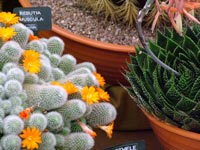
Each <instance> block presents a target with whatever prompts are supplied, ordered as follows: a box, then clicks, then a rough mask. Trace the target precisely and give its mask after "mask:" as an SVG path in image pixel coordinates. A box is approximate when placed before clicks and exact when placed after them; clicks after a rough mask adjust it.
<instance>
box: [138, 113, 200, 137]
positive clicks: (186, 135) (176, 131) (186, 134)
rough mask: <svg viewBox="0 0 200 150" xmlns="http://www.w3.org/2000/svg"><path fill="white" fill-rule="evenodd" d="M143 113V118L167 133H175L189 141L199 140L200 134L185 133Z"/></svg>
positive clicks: (185, 131)
mask: <svg viewBox="0 0 200 150" xmlns="http://www.w3.org/2000/svg"><path fill="white" fill-rule="evenodd" d="M142 111H143V113H144V114H145V116H146V117H147V118H148V119H149V120H150V121H151V122H152V123H154V124H156V125H157V126H159V127H161V128H163V129H165V130H167V131H169V132H173V133H176V134H178V135H181V136H183V137H187V138H190V139H196V140H200V134H198V133H195V132H191V131H187V130H184V129H181V128H178V127H176V126H174V125H171V124H168V123H166V122H163V121H161V120H159V119H157V118H155V117H153V116H152V115H151V114H149V113H147V112H146V111H144V110H142Z"/></svg>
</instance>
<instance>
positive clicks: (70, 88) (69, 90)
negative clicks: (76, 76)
mask: <svg viewBox="0 0 200 150" xmlns="http://www.w3.org/2000/svg"><path fill="white" fill-rule="evenodd" d="M64 88H65V90H66V92H67V93H68V94H73V93H76V92H78V88H77V87H76V86H75V85H74V84H73V83H71V82H69V81H67V82H66V83H65V84H64Z"/></svg>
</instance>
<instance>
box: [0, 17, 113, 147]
mask: <svg viewBox="0 0 200 150" xmlns="http://www.w3.org/2000/svg"><path fill="white" fill-rule="evenodd" d="M8 15H11V14H9V13H8ZM1 17H2V14H1V13H0V18H1ZM0 20H3V19H2V18H1V19H0ZM2 26H5V27H8V24H6V23H5V24H4V22H2ZM10 27H11V28H14V32H15V34H14V35H13V37H11V38H9V40H3V39H2V38H1V36H3V35H0V41H1V43H2V44H1V45H0V149H3V150H20V149H39V150H46V149H52V150H54V149H59V150H62V149H63V150H78V149H80V150H89V149H92V147H93V145H94V135H95V132H94V131H93V129H92V128H100V126H109V125H110V124H112V122H113V121H114V120H115V118H116V109H115V108H114V106H113V105H111V104H110V103H109V102H108V99H106V100H105V99H104V98H102V97H101V93H100V92H98V90H97V89H98V88H101V89H102V90H103V87H102V83H100V82H101V81H100V80H98V78H97V77H96V76H95V73H96V68H95V66H94V65H93V64H92V63H90V62H83V63H79V64H77V61H76V58H75V57H73V56H72V55H70V54H63V52H64V42H63V41H62V39H61V38H59V37H51V38H41V39H40V38H38V37H36V36H34V35H33V32H32V31H31V30H30V29H28V28H27V27H26V26H24V25H23V24H21V23H18V22H16V23H14V24H12V25H10ZM0 29H1V28H0ZM5 34H6V33H5ZM29 52H30V53H31V55H28V53H29ZM26 58H28V59H26ZM32 58H34V59H32ZM102 78H103V77H102ZM87 89H88V92H87V91H86V90H87ZM90 90H91V91H92V92H91V91H90ZM93 90H94V91H93ZM83 91H84V92H83ZM101 92H102V91H101ZM103 92H104V93H103V95H105V94H108V93H107V92H105V91H103ZM87 94H88V95H90V96H88V95H87ZM93 95H94V96H93ZM83 97H84V98H83ZM91 98H92V99H91ZM86 129H87V130H86ZM89 131H90V132H89ZM31 133H32V135H31ZM91 133H93V134H91ZM30 138H31V140H29V139H30Z"/></svg>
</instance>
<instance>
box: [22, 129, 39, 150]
mask: <svg viewBox="0 0 200 150" xmlns="http://www.w3.org/2000/svg"><path fill="white" fill-rule="evenodd" d="M20 137H21V138H22V139H23V141H22V148H26V149H28V150H34V149H38V147H39V146H38V144H40V143H42V140H41V132H40V131H39V130H38V129H37V128H36V127H33V128H29V127H28V128H27V129H24V130H23V131H22V134H20Z"/></svg>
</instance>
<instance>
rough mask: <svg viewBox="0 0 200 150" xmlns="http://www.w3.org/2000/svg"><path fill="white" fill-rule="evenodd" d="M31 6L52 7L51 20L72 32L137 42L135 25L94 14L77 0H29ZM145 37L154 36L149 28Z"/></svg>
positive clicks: (93, 36) (102, 39) (125, 42)
mask: <svg viewBox="0 0 200 150" xmlns="http://www.w3.org/2000/svg"><path fill="white" fill-rule="evenodd" d="M30 3H31V4H32V6H49V7H50V8H52V15H53V22H54V23H55V24H56V25H58V26H60V27H62V28H64V29H66V30H69V31H70V32H72V33H75V34H79V35H83V36H85V37H88V38H91V39H95V40H98V41H102V42H107V43H113V44H119V45H130V46H133V45H136V44H138V43H139V39H138V35H137V31H136V29H135V27H130V26H128V25H126V24H123V23H122V22H118V23H115V22H113V21H106V20H105V16H104V15H103V14H99V15H97V14H96V15H95V14H94V13H92V12H91V10H89V9H85V8H83V6H82V5H81V4H80V3H79V2H78V0H59V1H55V0H48V1H45V0H30ZM144 34H145V37H146V39H152V38H154V36H155V35H154V34H152V32H151V31H150V29H149V28H148V29H144Z"/></svg>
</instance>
